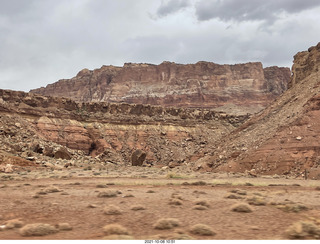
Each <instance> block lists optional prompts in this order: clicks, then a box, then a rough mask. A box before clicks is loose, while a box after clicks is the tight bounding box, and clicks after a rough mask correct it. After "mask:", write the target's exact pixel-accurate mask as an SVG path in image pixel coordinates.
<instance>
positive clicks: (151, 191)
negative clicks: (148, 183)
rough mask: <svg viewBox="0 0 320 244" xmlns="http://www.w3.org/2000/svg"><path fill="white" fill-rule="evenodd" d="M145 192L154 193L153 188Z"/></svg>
mask: <svg viewBox="0 0 320 244" xmlns="http://www.w3.org/2000/svg"><path fill="white" fill-rule="evenodd" d="M146 193H155V191H154V190H148V191H147V192H146Z"/></svg>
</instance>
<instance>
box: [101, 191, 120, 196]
mask: <svg viewBox="0 0 320 244" xmlns="http://www.w3.org/2000/svg"><path fill="white" fill-rule="evenodd" d="M117 194H118V193H117V192H116V191H112V190H109V191H104V192H100V193H99V194H98V197H108V198H109V197H116V196H117Z"/></svg>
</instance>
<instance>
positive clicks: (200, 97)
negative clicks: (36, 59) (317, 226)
mask: <svg viewBox="0 0 320 244" xmlns="http://www.w3.org/2000/svg"><path fill="white" fill-rule="evenodd" d="M289 80H290V69H289V68H279V67H276V66H273V67H268V68H265V69H263V67H262V64H261V63H259V62H256V63H245V64H235V65H219V64H215V63H211V62H198V63H196V64H186V65H183V64H176V63H172V62H163V63H161V64H159V65H153V64H134V63H126V64H125V65H124V66H123V67H116V66H102V67H101V68H100V69H95V70H88V69H83V70H81V71H80V72H79V73H78V74H77V76H76V77H74V78H72V79H64V80H60V81H58V82H56V83H53V84H50V85H48V86H47V87H42V88H39V89H35V90H31V92H32V93H36V94H40V95H45V96H58V97H68V98H71V99H73V100H75V101H79V102H117V103H121V102H125V103H133V104H151V105H161V106H169V107H170V106H173V107H191V108H215V109H216V110H218V111H224V112H228V113H238V114H246V113H255V112H258V111H260V110H261V109H262V108H264V107H265V106H267V105H268V104H270V103H271V102H272V101H273V100H274V99H275V98H276V97H277V96H278V95H279V94H281V93H283V92H284V91H285V90H286V89H287V83H288V82H289Z"/></svg>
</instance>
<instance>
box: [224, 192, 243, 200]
mask: <svg viewBox="0 0 320 244" xmlns="http://www.w3.org/2000/svg"><path fill="white" fill-rule="evenodd" d="M224 198H228V199H243V198H244V197H242V196H238V195H236V194H233V193H230V194H228V195H226V196H225V197H224Z"/></svg>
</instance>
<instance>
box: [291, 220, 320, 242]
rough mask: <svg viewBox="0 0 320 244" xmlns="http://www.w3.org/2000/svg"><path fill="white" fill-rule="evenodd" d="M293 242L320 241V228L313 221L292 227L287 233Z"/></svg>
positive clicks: (295, 224) (299, 223) (298, 223)
mask: <svg viewBox="0 0 320 244" xmlns="http://www.w3.org/2000/svg"><path fill="white" fill-rule="evenodd" d="M285 235H286V236H287V237H288V238H289V239H291V240H297V239H298V240H299V239H300V240H304V239H317V240H319V239H320V227H319V226H317V225H316V224H315V223H313V222H311V221H300V222H297V223H294V224H293V225H291V226H290V227H289V228H288V229H287V230H286V232H285Z"/></svg>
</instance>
